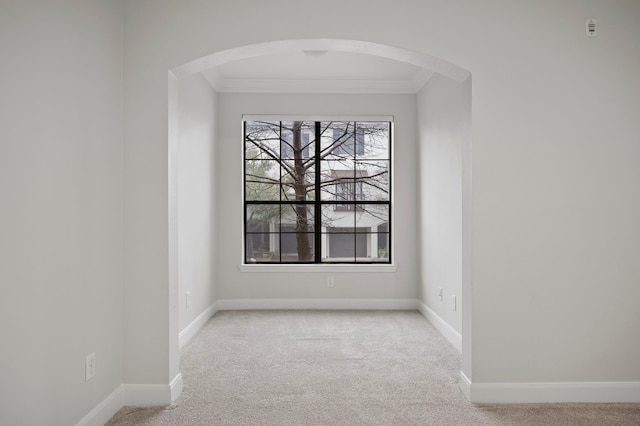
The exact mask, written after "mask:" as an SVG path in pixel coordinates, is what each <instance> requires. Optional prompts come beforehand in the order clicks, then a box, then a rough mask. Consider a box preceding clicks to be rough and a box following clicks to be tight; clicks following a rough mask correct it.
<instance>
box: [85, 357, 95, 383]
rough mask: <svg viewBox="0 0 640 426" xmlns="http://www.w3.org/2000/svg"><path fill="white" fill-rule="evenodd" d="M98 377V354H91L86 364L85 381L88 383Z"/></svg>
mask: <svg viewBox="0 0 640 426" xmlns="http://www.w3.org/2000/svg"><path fill="white" fill-rule="evenodd" d="M95 375H96V353H95V352H93V353H90V354H89V355H87V358H86V360H85V364H84V381H85V382H88V381H89V380H91V379H92V378H93V376H95Z"/></svg>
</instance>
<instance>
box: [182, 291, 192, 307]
mask: <svg viewBox="0 0 640 426" xmlns="http://www.w3.org/2000/svg"><path fill="white" fill-rule="evenodd" d="M184 300H185V305H186V306H187V308H188V307H189V305H191V292H190V291H188V292H187V293H186V294H185V297H184Z"/></svg>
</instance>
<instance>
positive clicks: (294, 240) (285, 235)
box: [280, 226, 315, 262]
mask: <svg viewBox="0 0 640 426" xmlns="http://www.w3.org/2000/svg"><path fill="white" fill-rule="evenodd" d="M282 229H283V231H284V230H285V229H286V227H284V226H283V227H282ZM280 241H281V243H280V244H281V245H280V247H281V252H280V258H281V261H282V262H313V261H314V256H315V255H314V251H313V245H314V241H315V234H314V233H313V232H282V233H281V234H280Z"/></svg>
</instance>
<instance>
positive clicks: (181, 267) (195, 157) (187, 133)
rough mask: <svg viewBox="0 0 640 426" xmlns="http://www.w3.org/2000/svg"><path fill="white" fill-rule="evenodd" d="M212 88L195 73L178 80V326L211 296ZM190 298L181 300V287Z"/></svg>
mask: <svg viewBox="0 0 640 426" xmlns="http://www.w3.org/2000/svg"><path fill="white" fill-rule="evenodd" d="M216 114H217V108H216V93H215V91H214V90H213V89H212V88H211V85H210V84H209V83H208V82H207V81H206V80H205V79H204V78H203V77H202V76H201V75H200V74H196V75H193V76H191V77H189V78H186V79H183V80H180V81H179V82H178V141H177V144H178V146H177V156H178V164H177V179H178V199H177V201H178V279H179V295H180V296H179V301H178V306H179V329H180V330H181V331H183V330H185V328H186V327H187V326H188V325H189V324H191V323H192V322H193V321H194V320H195V319H196V318H197V317H198V316H199V315H200V314H201V313H202V312H204V311H205V310H206V309H207V308H209V307H210V306H211V305H212V304H213V302H214V297H215V282H214V276H215V275H214V274H215V262H216V258H217V252H216V247H215V243H216V242H217V241H218V238H217V235H216V233H215V223H216V214H217V213H216V193H215V179H214V146H215V142H216V140H215V133H216ZM187 292H189V293H190V295H191V296H190V304H189V306H187V305H186V293H187Z"/></svg>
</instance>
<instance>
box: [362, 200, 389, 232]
mask: <svg viewBox="0 0 640 426" xmlns="http://www.w3.org/2000/svg"><path fill="white" fill-rule="evenodd" d="M354 216H355V224H356V226H357V227H360V228H362V227H365V228H371V231H368V232H375V231H376V230H377V228H378V226H380V225H381V224H383V223H388V222H389V206H388V205H387V204H358V210H356V212H355V213H354Z"/></svg>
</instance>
